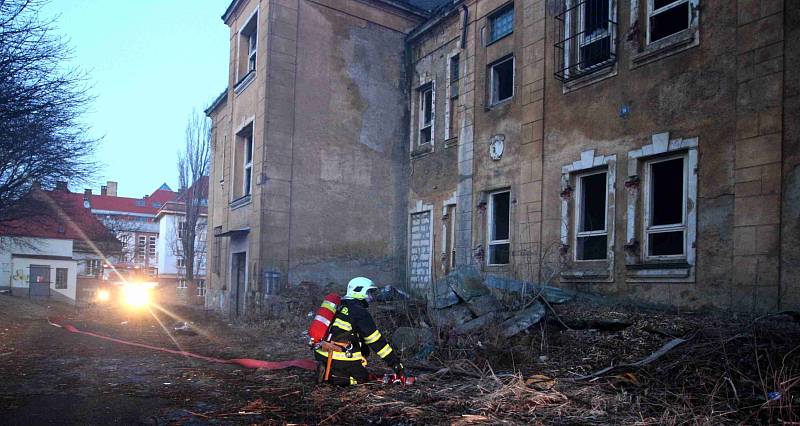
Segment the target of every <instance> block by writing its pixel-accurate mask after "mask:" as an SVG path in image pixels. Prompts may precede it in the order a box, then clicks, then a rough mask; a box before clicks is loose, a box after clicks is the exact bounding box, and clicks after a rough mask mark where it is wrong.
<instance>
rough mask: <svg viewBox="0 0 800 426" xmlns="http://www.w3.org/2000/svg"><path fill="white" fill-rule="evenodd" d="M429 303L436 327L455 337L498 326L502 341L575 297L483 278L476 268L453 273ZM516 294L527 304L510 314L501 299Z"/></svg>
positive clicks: (522, 283) (436, 288)
mask: <svg viewBox="0 0 800 426" xmlns="http://www.w3.org/2000/svg"><path fill="white" fill-rule="evenodd" d="M432 293H433V294H432V297H431V300H430V302H429V307H430V311H431V312H430V314H431V317H432V319H433V320H434V322H435V324H436V325H437V326H439V327H441V328H448V329H450V330H451V333H452V334H453V335H456V336H463V335H469V334H472V333H475V332H477V331H479V330H484V329H486V328H487V326H489V325H493V324H499V327H498V331H499V333H500V335H501V336H502V337H505V338H509V337H514V336H516V335H517V334H519V333H522V332H523V331H525V330H527V329H529V328H530V327H531V326H533V325H534V324H537V323H538V322H539V321H541V320H542V319H543V318H544V317H545V313H546V311H547V309H546V305H555V304H561V303H565V302H567V301H570V300H572V299H573V297H574V295H573V294H571V293H568V292H566V291H564V290H562V289H559V288H555V287H548V286H537V285H534V284H532V283H528V282H525V281H518V280H512V279H509V278H504V277H499V276H494V275H485V276H481V274H480V273H479V272H478V270H477V269H476V268H475V267H471V266H467V267H462V268H459V269H456V270H455V271H453V272H452V273H450V274H449V275H447V276H446V277H445V278H443V279H441V280H439V281H437V282H436V283H435V284H434V286H433V291H432ZM512 294H515V295H516V296H517V297H516V300H527V301H528V302H527V303H525V305H523V306H522V308H521V309H518V310H516V311H511V310H509V309H507V307H506V306H505V305H504V304H503V303H501V301H500V300H501V298H504V297H508V295H512Z"/></svg>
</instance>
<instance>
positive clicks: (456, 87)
mask: <svg viewBox="0 0 800 426" xmlns="http://www.w3.org/2000/svg"><path fill="white" fill-rule="evenodd" d="M454 65H455V67H454ZM454 68H456V69H455V71H454ZM460 82H461V54H460V51H458V50H456V51H455V52H454V53H450V55H448V57H447V94H446V97H447V102H446V104H445V112H444V113H445V121H446V123H445V127H444V139H445V140H450V139H455V138H457V137H458V133H459V126H460V123H458V122H456V121H455V117H456V110H457V109H458V99H459V97H460V94H461V86H460Z"/></svg>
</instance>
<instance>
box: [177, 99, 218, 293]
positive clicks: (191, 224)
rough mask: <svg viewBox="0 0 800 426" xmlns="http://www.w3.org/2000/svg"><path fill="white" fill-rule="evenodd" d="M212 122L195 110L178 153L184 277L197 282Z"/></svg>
mask: <svg viewBox="0 0 800 426" xmlns="http://www.w3.org/2000/svg"><path fill="white" fill-rule="evenodd" d="M210 148H211V124H210V121H209V119H208V118H207V117H206V116H205V115H202V114H200V113H198V112H197V111H193V112H192V115H191V116H190V118H189V122H188V123H187V125H186V136H185V141H184V146H183V148H182V149H181V151H179V152H178V184H179V185H180V188H179V189H178V201H180V202H182V203H183V205H182V208H183V214H184V217H183V221H184V225H183V229H181V227H180V226H178V227H176V232H177V233H179V235H178V238H177V239H176V241H177V242H178V243H179V246H180V247H179V248H180V253H177V254H178V255H180V256H183V259H184V263H185V266H184V268H185V269H184V277H185V278H186V280H187V281H190V282H193V281H194V276H195V272H196V271H197V270H198V269H199V268H200V265H201V264H202V263H203V261H204V259H205V253H206V247H205V244H206V243H205V238H201V237H204V236H205V235H206V229H205V227H206V222H207V221H206V220H205V219H202V216H203V213H204V212H205V211H206V210H207V209H208V204H207V200H208V178H207V177H206V176H207V175H208V168H209V161H210V155H211V149H210Z"/></svg>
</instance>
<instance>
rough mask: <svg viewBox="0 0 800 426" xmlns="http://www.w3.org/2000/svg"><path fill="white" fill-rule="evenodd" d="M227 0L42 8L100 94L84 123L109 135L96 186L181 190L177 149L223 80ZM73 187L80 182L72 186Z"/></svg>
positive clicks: (134, 191)
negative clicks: (193, 117) (116, 184)
mask: <svg viewBox="0 0 800 426" xmlns="http://www.w3.org/2000/svg"><path fill="white" fill-rule="evenodd" d="M228 3H229V1H228V0H167V1H165V0H137V1H96V0H94V1H90V0H52V1H51V2H50V4H49V5H48V6H47V7H46V8H45V9H44V16H52V17H57V21H56V24H55V26H56V31H57V33H58V34H60V35H63V36H65V37H67V38H68V39H69V40H70V45H71V47H72V48H73V51H74V54H73V60H72V64H73V65H76V66H78V67H80V68H82V69H83V70H85V71H87V72H88V74H89V80H90V82H91V84H92V85H93V89H92V93H93V95H94V96H96V100H95V101H94V102H93V104H92V105H91V110H90V112H89V113H88V114H87V115H86V116H85V120H84V121H85V122H86V123H87V124H88V125H89V126H90V127H91V129H92V132H93V136H96V137H103V141H102V143H101V146H100V149H99V150H98V153H97V160H99V161H100V162H101V163H102V164H103V168H102V170H101V172H100V173H99V174H98V176H97V179H96V180H97V182H95V184H94V185H92V189H93V190H94V191H95V192H98V191H99V189H100V185H101V184H104V183H105V181H106V180H114V181H117V182H119V195H122V196H129V197H141V196H143V195H144V194H150V193H151V192H152V191H153V190H155V189H156V188H158V186H160V185H161V184H162V183H163V182H167V184H169V185H170V186H171V187H172V189H177V188H176V187H177V180H178V179H177V170H176V165H175V163H176V156H177V152H178V150H179V149H180V147H181V146H182V144H183V140H184V129H185V127H186V122H187V120H188V118H189V116H190V114H191V113H192V110H193V109H196V110H198V111H201V112H202V110H203V109H204V108H205V107H206V106H208V105H209V104H210V103H211V101H213V100H214V99H215V98H216V96H217V95H219V93H220V92H221V91H222V90H223V89H224V88H225V86H226V84H227V74H228V35H229V33H228V27H227V26H226V25H225V24H224V23H223V22H222V19H220V16H222V13H223V12H224V11H225V8H226V7H227V5H228ZM70 189H72V190H73V191H82V190H83V188H82V187H80V188H79V187H76V186H74V185H73V186H71V188H70Z"/></svg>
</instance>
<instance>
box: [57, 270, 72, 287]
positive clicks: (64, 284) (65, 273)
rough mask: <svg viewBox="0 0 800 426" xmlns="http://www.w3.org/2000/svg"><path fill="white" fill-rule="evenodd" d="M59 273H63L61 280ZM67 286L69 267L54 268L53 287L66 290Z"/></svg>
mask: <svg viewBox="0 0 800 426" xmlns="http://www.w3.org/2000/svg"><path fill="white" fill-rule="evenodd" d="M61 274H63V281H62V280H60V279H59V278H61ZM68 288H69V268H56V280H55V289H56V290H66V289H68Z"/></svg>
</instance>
